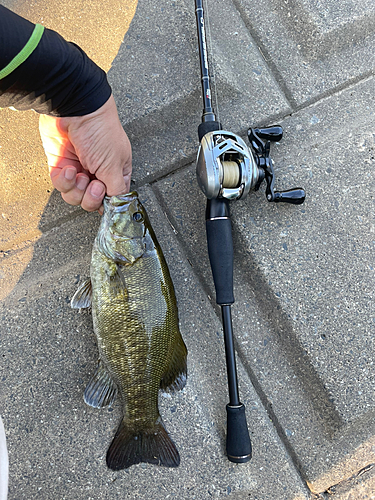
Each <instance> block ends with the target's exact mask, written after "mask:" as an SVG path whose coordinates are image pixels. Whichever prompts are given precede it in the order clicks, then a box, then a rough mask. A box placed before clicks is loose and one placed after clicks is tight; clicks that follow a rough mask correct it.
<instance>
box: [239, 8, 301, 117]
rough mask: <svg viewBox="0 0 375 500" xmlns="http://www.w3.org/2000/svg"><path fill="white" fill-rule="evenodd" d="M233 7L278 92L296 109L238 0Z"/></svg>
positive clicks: (294, 101) (280, 76) (286, 86)
mask: <svg viewBox="0 0 375 500" xmlns="http://www.w3.org/2000/svg"><path fill="white" fill-rule="evenodd" d="M233 5H234V6H235V8H236V9H237V11H238V13H239V15H240V17H241V19H242V22H243V23H244V25H245V26H246V28H247V30H248V32H249V34H250V36H251V37H252V39H253V40H254V43H255V45H256V46H257V48H258V50H259V53H260V55H261V57H262V59H263V60H264V62H265V64H266V65H267V67H268V69H269V71H270V73H271V74H272V76H273V78H274V80H275V82H276V84H277V85H278V87H279V89H280V91H281V92H282V94H283V95H284V97H285V99H286V101H287V103H288V104H289V106H290V107H291V108H292V110H293V111H294V110H295V109H296V108H297V102H296V100H295V99H294V97H293V94H292V92H291V91H290V90H289V88H288V85H287V84H286V82H285V80H284V78H283V76H282V75H281V73H280V71H279V70H278V68H277V66H276V64H275V63H274V62H273V61H272V57H271V56H270V54H269V52H268V50H267V48H266V46H265V45H264V43H263V42H262V40H261V38H260V36H259V35H258V34H257V32H256V30H255V29H254V26H253V25H252V24H251V22H250V20H249V17H248V16H247V14H246V12H245V10H244V8H243V7H242V6H241V4H240V3H239V1H238V0H233Z"/></svg>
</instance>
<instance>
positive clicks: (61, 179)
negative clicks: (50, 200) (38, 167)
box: [50, 165, 77, 193]
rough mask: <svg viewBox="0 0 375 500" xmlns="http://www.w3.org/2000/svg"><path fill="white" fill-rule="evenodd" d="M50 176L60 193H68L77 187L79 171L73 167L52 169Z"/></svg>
mask: <svg viewBox="0 0 375 500" xmlns="http://www.w3.org/2000/svg"><path fill="white" fill-rule="evenodd" d="M50 176H51V181H52V184H53V186H54V187H55V188H56V189H57V190H58V191H60V193H67V192H68V191H70V190H71V189H73V188H74V186H75V185H76V177H77V169H76V168H75V167H74V166H73V165H67V166H66V167H64V168H57V167H55V168H51V169H50Z"/></svg>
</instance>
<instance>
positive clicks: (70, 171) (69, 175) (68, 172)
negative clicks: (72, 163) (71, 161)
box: [64, 167, 77, 181]
mask: <svg viewBox="0 0 375 500" xmlns="http://www.w3.org/2000/svg"><path fill="white" fill-rule="evenodd" d="M76 173H77V171H76V169H75V168H74V167H70V168H66V169H65V172H64V176H65V179H67V180H68V181H71V180H72V179H74V177H75V175H76Z"/></svg>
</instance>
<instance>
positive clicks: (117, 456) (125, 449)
mask: <svg viewBox="0 0 375 500" xmlns="http://www.w3.org/2000/svg"><path fill="white" fill-rule="evenodd" d="M140 462H146V463H150V464H157V465H164V466H165V467H178V465H179V464H180V456H179V454H178V451H177V448H176V445H175V444H174V442H173V441H172V439H171V438H170V437H169V435H168V432H167V431H166V429H165V427H164V424H163V422H162V420H161V418H160V417H159V418H158V420H157V421H156V422H155V426H154V427H153V428H151V429H146V430H134V428H132V427H131V426H129V425H128V424H127V422H126V420H125V418H123V419H122V421H121V423H120V426H119V428H118V430H117V432H116V435H115V437H114V439H113V441H112V443H111V445H110V447H109V449H108V451H107V466H108V467H109V468H110V469H112V470H121V469H127V468H128V467H130V466H131V465H135V464H138V463H140Z"/></svg>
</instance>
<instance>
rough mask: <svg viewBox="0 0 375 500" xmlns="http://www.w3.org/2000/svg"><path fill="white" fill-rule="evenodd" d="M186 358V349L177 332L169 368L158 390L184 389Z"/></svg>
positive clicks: (172, 390)
mask: <svg viewBox="0 0 375 500" xmlns="http://www.w3.org/2000/svg"><path fill="white" fill-rule="evenodd" d="M186 357H187V349H186V346H185V343H184V341H183V340H182V337H181V334H180V332H179V331H178V332H177V335H176V342H175V346H174V350H173V353H172V356H171V360H170V363H169V366H168V368H167V370H166V372H165V374H164V376H163V378H162V379H161V382H160V389H162V390H164V391H167V392H174V391H180V390H181V389H183V388H184V387H185V384H186V378H187V364H186Z"/></svg>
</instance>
